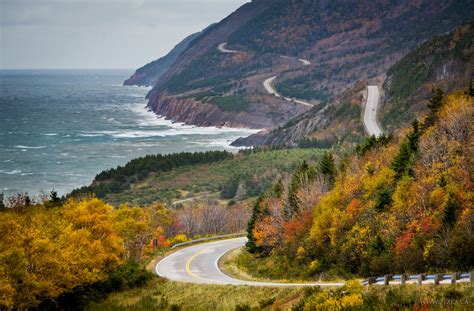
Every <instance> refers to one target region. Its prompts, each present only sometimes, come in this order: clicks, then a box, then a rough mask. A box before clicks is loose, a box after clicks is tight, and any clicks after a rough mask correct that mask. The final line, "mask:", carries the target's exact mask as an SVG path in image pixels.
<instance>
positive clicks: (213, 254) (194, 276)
mask: <svg viewBox="0 0 474 311" xmlns="http://www.w3.org/2000/svg"><path fill="white" fill-rule="evenodd" d="M246 241H247V238H235V239H228V240H220V241H214V242H209V243H203V244H198V245H193V246H189V247H186V248H183V249H180V250H178V251H176V252H174V253H172V254H170V255H169V256H166V257H165V258H163V259H162V260H161V261H160V262H158V264H157V265H156V267H155V271H156V273H157V274H158V275H159V276H161V277H164V278H167V279H169V280H173V281H178V282H187V283H198V284H220V285H249V286H275V287H282V286H293V287H294V286H317V285H319V286H342V285H344V283H273V282H255V281H244V280H238V279H234V278H232V277H230V276H228V275H226V274H224V273H223V272H222V271H221V270H220V268H219V259H220V258H221V257H222V256H224V254H225V253H227V252H229V251H231V250H233V249H236V248H240V247H242V246H244V245H245V242H246Z"/></svg>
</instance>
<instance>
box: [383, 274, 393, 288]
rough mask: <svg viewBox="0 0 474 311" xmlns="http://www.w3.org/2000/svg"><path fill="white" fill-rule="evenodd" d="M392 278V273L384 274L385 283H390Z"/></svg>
mask: <svg viewBox="0 0 474 311" xmlns="http://www.w3.org/2000/svg"><path fill="white" fill-rule="evenodd" d="M391 279H392V275H391V274H386V275H384V276H383V285H389V284H390V280H391Z"/></svg>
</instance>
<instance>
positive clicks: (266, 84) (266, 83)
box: [263, 76, 313, 107]
mask: <svg viewBox="0 0 474 311" xmlns="http://www.w3.org/2000/svg"><path fill="white" fill-rule="evenodd" d="M276 78H277V76H273V77H270V78H268V79H266V80H265V81H263V87H264V88H265V90H266V91H267V92H268V94H270V95H273V96H275V97H278V98H283V99H284V100H286V101H289V102H295V103H297V104H300V105H304V106H308V107H313V105H311V104H310V103H307V102H305V101H302V100H297V99H293V98H290V97H282V96H281V95H280V94H279V93H278V92H277V90H275V88H274V87H273V81H275V79H276Z"/></svg>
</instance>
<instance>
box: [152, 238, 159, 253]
mask: <svg viewBox="0 0 474 311" xmlns="http://www.w3.org/2000/svg"><path fill="white" fill-rule="evenodd" d="M157 250H158V240H157V239H153V252H154V253H156V251H157Z"/></svg>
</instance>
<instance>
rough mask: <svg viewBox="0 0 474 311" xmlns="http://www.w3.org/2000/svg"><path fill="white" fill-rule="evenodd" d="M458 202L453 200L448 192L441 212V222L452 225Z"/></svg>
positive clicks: (454, 220)
mask: <svg viewBox="0 0 474 311" xmlns="http://www.w3.org/2000/svg"><path fill="white" fill-rule="evenodd" d="M458 208H459V206H458V204H457V203H456V202H455V201H454V199H453V196H452V195H451V193H449V194H448V201H447V202H446V204H445V206H444V213H443V218H442V221H443V224H444V225H446V226H448V227H452V226H453V225H454V223H455V222H456V218H457V211H458Z"/></svg>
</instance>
